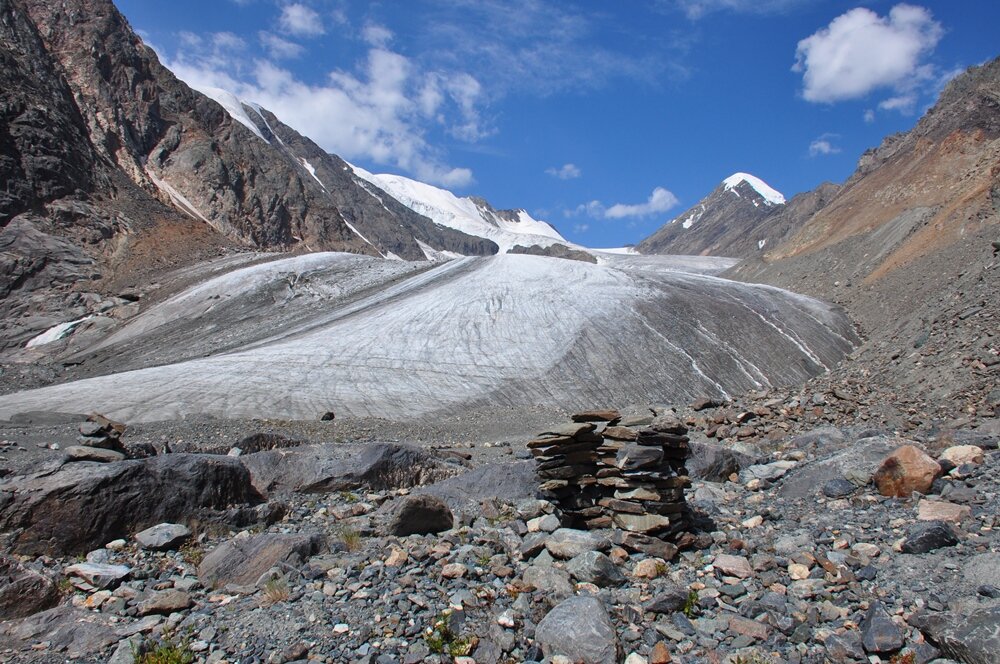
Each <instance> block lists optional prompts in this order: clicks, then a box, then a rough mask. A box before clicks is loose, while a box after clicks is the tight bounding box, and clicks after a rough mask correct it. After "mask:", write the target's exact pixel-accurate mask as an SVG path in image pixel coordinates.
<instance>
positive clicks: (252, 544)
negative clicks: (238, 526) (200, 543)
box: [198, 533, 325, 588]
mask: <svg viewBox="0 0 1000 664" xmlns="http://www.w3.org/2000/svg"><path fill="white" fill-rule="evenodd" d="M324 547H325V542H324V539H323V538H322V537H321V536H319V535H317V534H310V535H304V534H295V535H277V534H271V533H266V534H263V535H253V536H250V537H236V538H234V539H231V540H229V541H228V542H225V543H223V544H221V545H219V546H217V547H216V548H215V549H213V550H212V551H211V553H209V554H208V555H207V556H205V559H204V560H203V561H202V562H201V564H200V565H199V566H198V578H199V579H200V580H201V582H202V583H203V584H205V586H206V587H208V588H223V587H225V586H227V585H234V586H253V585H254V584H256V583H257V580H258V579H259V578H260V577H261V576H262V575H263V574H264V573H265V572H267V571H268V570H269V569H271V568H272V567H274V566H276V565H278V566H281V565H289V566H291V567H293V568H295V567H300V566H301V565H302V564H303V563H304V562H305V561H307V560H309V558H310V557H312V556H313V555H315V554H317V553H319V552H320V551H321V550H322V549H323V548H324Z"/></svg>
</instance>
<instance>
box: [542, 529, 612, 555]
mask: <svg viewBox="0 0 1000 664" xmlns="http://www.w3.org/2000/svg"><path fill="white" fill-rule="evenodd" d="M545 548H546V549H548V551H549V553H551V554H552V555H553V556H554V557H556V558H562V559H569V558H575V557H577V556H579V555H580V554H581V553H586V552H587V551H607V550H608V549H610V548H611V541H610V540H608V539H607V538H606V537H603V536H601V535H598V534H597V533H593V532H590V531H589V530H576V529H574V528H560V529H558V530H557V531H555V532H554V533H552V534H551V535H549V537H548V539H546V540H545Z"/></svg>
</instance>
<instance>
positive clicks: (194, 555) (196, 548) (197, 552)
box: [180, 539, 205, 567]
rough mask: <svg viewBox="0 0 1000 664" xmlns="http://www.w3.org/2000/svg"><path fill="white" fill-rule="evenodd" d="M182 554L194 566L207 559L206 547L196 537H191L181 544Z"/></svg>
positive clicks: (185, 560)
mask: <svg viewBox="0 0 1000 664" xmlns="http://www.w3.org/2000/svg"><path fill="white" fill-rule="evenodd" d="M180 554H181V558H183V559H184V562H186V563H187V564H189V565H191V566H193V567H197V566H198V565H200V564H201V561H202V560H204V559H205V549H204V548H202V546H201V544H200V543H199V542H198V541H197V540H195V539H190V540H188V541H187V542H185V543H184V544H183V545H181V548H180Z"/></svg>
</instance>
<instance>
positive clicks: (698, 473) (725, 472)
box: [687, 441, 754, 482]
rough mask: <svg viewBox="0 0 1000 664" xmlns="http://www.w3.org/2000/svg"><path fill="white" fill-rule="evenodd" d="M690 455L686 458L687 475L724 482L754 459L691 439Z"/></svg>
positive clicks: (708, 480) (707, 480)
mask: <svg viewBox="0 0 1000 664" xmlns="http://www.w3.org/2000/svg"><path fill="white" fill-rule="evenodd" d="M689 445H690V448H691V456H690V458H688V460H687V470H688V475H689V476H690V477H692V478H697V479H701V480H705V481H706V482H725V481H726V480H727V479H729V476H730V475H732V474H733V473H739V472H740V471H741V470H743V469H744V468H746V467H748V466H750V465H752V464H753V462H754V459H753V458H752V457H750V456H748V455H746V454H742V453H740V452H737V451H736V450H732V449H729V448H726V447H722V446H721V445H713V444H711V443H700V442H696V441H691V443H689Z"/></svg>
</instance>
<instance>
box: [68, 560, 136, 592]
mask: <svg viewBox="0 0 1000 664" xmlns="http://www.w3.org/2000/svg"><path fill="white" fill-rule="evenodd" d="M65 572H66V575H67V576H77V577H80V578H81V579H83V580H84V581H86V582H87V583H89V584H90V585H92V586H94V587H96V588H111V587H114V586H116V585H118V584H119V583H120V582H121V581H122V580H123V579H124V578H125V577H127V576H128V575H129V574H131V573H132V568H131V567H128V566H126V565H108V564H104V563H77V564H75V565H70V566H69V567H67V568H66V570H65Z"/></svg>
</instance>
